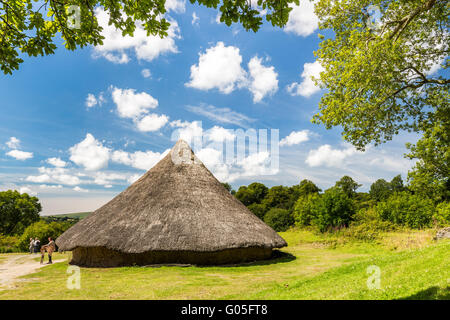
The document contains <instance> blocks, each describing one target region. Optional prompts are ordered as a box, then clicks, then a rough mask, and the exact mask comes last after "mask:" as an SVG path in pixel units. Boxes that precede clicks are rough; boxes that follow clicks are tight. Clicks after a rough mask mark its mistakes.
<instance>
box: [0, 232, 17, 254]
mask: <svg viewBox="0 0 450 320" xmlns="http://www.w3.org/2000/svg"><path fill="white" fill-rule="evenodd" d="M18 244H19V238H18V237H15V236H5V235H2V234H0V253H10V252H18V251H19V248H18Z"/></svg>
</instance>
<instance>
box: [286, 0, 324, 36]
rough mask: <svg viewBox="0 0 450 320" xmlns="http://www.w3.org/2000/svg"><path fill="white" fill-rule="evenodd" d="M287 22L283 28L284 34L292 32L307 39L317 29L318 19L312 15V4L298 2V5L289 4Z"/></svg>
mask: <svg viewBox="0 0 450 320" xmlns="http://www.w3.org/2000/svg"><path fill="white" fill-rule="evenodd" d="M290 7H292V10H291V12H290V13H289V20H288V22H287V24H286V27H285V28H284V31H285V32H292V33H294V34H296V35H298V36H302V37H307V36H309V35H310V34H313V33H314V31H316V30H317V29H318V27H319V18H318V17H317V16H316V14H315V13H314V2H313V1H309V0H303V1H300V5H298V6H297V5H295V4H291V5H290Z"/></svg>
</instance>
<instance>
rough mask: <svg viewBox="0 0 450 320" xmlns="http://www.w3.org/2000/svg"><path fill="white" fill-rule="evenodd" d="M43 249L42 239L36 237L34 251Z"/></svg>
mask: <svg viewBox="0 0 450 320" xmlns="http://www.w3.org/2000/svg"><path fill="white" fill-rule="evenodd" d="M40 249H41V241H40V240H39V238H36V239H34V253H38V252H39V250H40Z"/></svg>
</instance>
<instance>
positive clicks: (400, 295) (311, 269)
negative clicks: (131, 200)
mask: <svg viewBox="0 0 450 320" xmlns="http://www.w3.org/2000/svg"><path fill="white" fill-rule="evenodd" d="M281 235H282V236H283V237H284V238H285V239H286V240H287V241H288V243H289V246H288V247H287V248H284V249H283V250H281V251H282V254H281V255H280V256H279V257H278V258H276V259H273V260H269V261H262V262H256V263H251V264H246V265H239V266H220V267H219V266H215V267H194V266H189V267H173V266H163V267H125V268H107V269H101V268H81V289H79V290H76V289H73V290H69V289H67V287H66V282H67V279H68V277H69V274H68V273H67V267H68V264H67V262H63V263H57V264H54V265H51V266H48V267H45V268H44V269H43V270H41V271H40V272H38V273H35V274H30V275H27V276H25V277H24V279H27V278H28V279H29V281H21V282H18V283H16V284H15V286H16V288H15V289H13V290H3V291H0V299H36V298H41V299H450V268H449V265H450V255H449V252H450V241H447V240H446V241H440V242H435V241H433V240H432V236H431V234H430V232H427V231H418V232H403V233H402V232H398V233H390V234H386V235H385V236H384V237H383V239H382V240H381V241H379V243H377V244H375V243H363V242H348V243H339V241H338V240H339V239H337V238H333V236H321V235H315V234H313V233H311V232H309V231H299V230H291V231H288V232H284V233H281ZM0 256H1V255H0ZM3 256H4V255H3ZM61 257H65V258H66V259H68V258H69V254H64V255H63V254H57V255H56V256H55V257H54V259H55V260H56V259H61ZM371 265H375V266H378V267H379V268H380V271H381V274H380V276H381V277H380V280H381V282H380V289H368V287H367V279H368V277H369V274H367V267H369V266H371Z"/></svg>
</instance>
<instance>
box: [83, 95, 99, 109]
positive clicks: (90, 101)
mask: <svg viewBox="0 0 450 320" xmlns="http://www.w3.org/2000/svg"><path fill="white" fill-rule="evenodd" d="M85 104H86V107H88V108H91V107H93V106H96V105H97V98H95V95H93V94H92V93H89V94H88V95H87V98H86V102H85Z"/></svg>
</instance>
